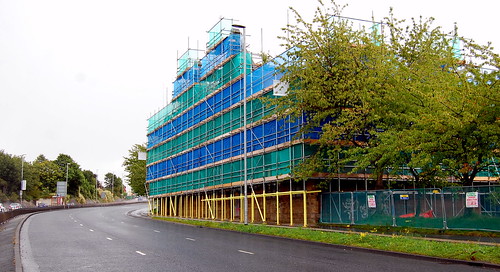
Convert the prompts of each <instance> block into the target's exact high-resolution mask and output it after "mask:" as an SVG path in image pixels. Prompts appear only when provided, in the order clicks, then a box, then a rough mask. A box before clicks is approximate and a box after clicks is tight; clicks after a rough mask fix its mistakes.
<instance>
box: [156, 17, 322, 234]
mask: <svg viewBox="0 0 500 272" xmlns="http://www.w3.org/2000/svg"><path fill="white" fill-rule="evenodd" d="M244 32H245V28H244V27H243V26H238V25H234V24H233V20H231V19H221V20H220V21H219V22H218V23H217V24H216V25H215V26H214V27H212V28H211V29H210V30H209V31H208V34H209V40H208V42H207V48H206V50H203V51H201V52H200V50H194V49H189V50H188V51H186V53H184V54H183V55H182V56H181V57H180V58H179V59H178V63H177V64H178V72H177V78H176V80H175V82H174V90H173V99H172V102H171V103H169V104H168V105H167V106H166V107H165V108H163V109H162V110H160V111H159V112H157V113H156V114H155V115H154V116H152V117H151V118H150V119H149V125H148V147H147V148H148V153H147V154H148V156H147V183H148V184H149V187H148V189H149V195H150V198H151V200H152V203H153V204H152V205H153V206H154V207H155V208H154V213H155V214H157V215H162V216H178V217H186V218H204V219H216V220H227V221H240V222H244V221H245V220H247V221H248V222H250V223H252V222H256V223H258V222H261V223H269V224H290V225H295V224H301V225H308V224H311V223H315V222H317V221H318V218H319V210H318V209H319V203H318V201H319V197H318V195H319V193H320V191H319V190H316V189H315V188H314V186H313V184H312V183H310V184H309V183H306V182H300V183H297V182H292V180H291V175H290V174H291V171H292V168H293V166H294V165H296V164H297V163H299V162H300V161H302V160H303V158H304V157H305V156H308V155H309V154H310V152H311V151H310V150H309V149H308V147H307V145H306V144H305V143H304V141H303V140H302V137H296V136H297V135H296V134H297V133H298V131H299V129H300V127H301V125H302V120H293V122H292V121H291V120H284V119H276V117H272V114H271V111H272V109H270V108H268V107H266V105H264V104H263V103H262V101H261V100H260V99H259V98H261V97H272V96H274V95H281V94H282V93H284V92H286V85H285V84H282V83H281V82H280V81H279V75H277V74H276V69H275V67H274V65H273V64H272V63H270V62H269V63H262V62H260V63H256V62H255V61H254V57H253V55H252V53H250V52H247V50H246V48H245V36H244ZM200 53H201V54H203V57H201V58H199V55H200ZM245 185H246V186H245ZM245 206H247V209H246V210H245ZM246 211H247V212H246ZM245 217H246V218H245Z"/></svg>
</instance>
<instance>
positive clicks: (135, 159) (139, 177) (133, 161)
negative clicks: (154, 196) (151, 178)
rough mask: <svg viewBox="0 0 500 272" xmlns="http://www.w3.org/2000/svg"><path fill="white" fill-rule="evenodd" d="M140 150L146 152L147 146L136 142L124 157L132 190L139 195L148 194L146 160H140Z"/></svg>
mask: <svg viewBox="0 0 500 272" xmlns="http://www.w3.org/2000/svg"><path fill="white" fill-rule="evenodd" d="M139 152H146V146H145V145H144V144H143V145H140V144H135V145H134V146H133V147H132V148H131V149H130V150H129V151H128V157H124V162H123V166H125V171H127V172H128V174H127V178H128V182H129V185H130V187H131V188H132V191H133V192H134V193H136V194H138V195H146V190H145V188H144V183H145V182H146V160H139V156H138V154H139Z"/></svg>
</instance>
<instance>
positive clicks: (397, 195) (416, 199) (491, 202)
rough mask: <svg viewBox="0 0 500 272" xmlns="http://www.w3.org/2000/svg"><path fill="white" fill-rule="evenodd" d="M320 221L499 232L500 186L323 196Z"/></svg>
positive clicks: (356, 192)
mask: <svg viewBox="0 0 500 272" xmlns="http://www.w3.org/2000/svg"><path fill="white" fill-rule="evenodd" d="M321 222H322V223H333V224H361V225H374V226H408V227H420V228H439V229H474V230H493V231H500V186H498V185H497V186H474V187H447V188H443V189H438V188H430V189H429V188H426V189H412V190H379V191H355V192H341V193H338V192H332V193H323V194H322V196H321Z"/></svg>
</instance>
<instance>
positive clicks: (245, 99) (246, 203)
mask: <svg viewBox="0 0 500 272" xmlns="http://www.w3.org/2000/svg"><path fill="white" fill-rule="evenodd" d="M233 27H235V28H239V29H241V32H242V33H241V35H242V38H243V41H242V44H243V143H244V144H243V176H244V177H243V186H244V188H243V194H244V196H243V199H244V201H243V205H244V206H243V207H244V210H245V214H244V224H245V225H248V188H247V186H248V179H247V174H248V165H247V163H248V157H247V46H246V35H245V29H246V27H245V26H242V25H233Z"/></svg>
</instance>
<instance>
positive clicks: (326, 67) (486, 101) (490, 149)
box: [267, 1, 500, 187]
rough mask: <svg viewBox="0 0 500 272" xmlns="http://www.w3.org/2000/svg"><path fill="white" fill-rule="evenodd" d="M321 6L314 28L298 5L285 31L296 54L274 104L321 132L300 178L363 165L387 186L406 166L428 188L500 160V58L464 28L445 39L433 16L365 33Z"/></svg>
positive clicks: (387, 23)
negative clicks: (429, 184) (459, 49)
mask: <svg viewBox="0 0 500 272" xmlns="http://www.w3.org/2000/svg"><path fill="white" fill-rule="evenodd" d="M320 4H321V5H322V6H321V7H320V8H318V9H317V11H316V13H315V17H314V19H313V20H312V22H311V23H309V22H306V21H305V20H304V19H303V18H302V17H301V16H300V14H299V13H298V12H296V11H295V10H293V9H292V11H293V12H294V13H295V15H296V19H297V24H296V25H289V26H288V27H287V28H286V29H285V31H286V33H287V36H286V37H281V38H282V39H283V40H284V41H285V46H286V49H287V50H288V51H287V52H286V54H285V56H284V57H283V58H282V59H281V60H280V61H279V62H278V70H279V71H280V72H281V73H282V74H283V77H282V81H286V82H288V83H289V86H290V88H289V90H288V95H287V96H283V97H280V98H278V99H269V100H267V102H268V103H269V104H270V105H271V106H273V107H275V109H276V111H275V113H276V114H277V115H278V116H280V117H285V116H291V117H292V119H293V118H305V121H306V125H305V127H304V129H303V132H306V133H307V132H310V131H311V130H317V129H318V128H320V131H319V135H320V137H319V140H318V141H317V142H316V150H317V151H316V153H315V154H314V155H313V156H312V157H311V158H309V159H308V160H306V161H305V162H304V163H303V164H302V165H300V166H299V167H297V168H295V171H294V173H295V175H296V176H297V177H301V178H307V177H309V176H310V173H311V172H312V171H321V172H329V173H337V172H338V170H339V168H340V167H341V166H343V165H345V164H355V165H356V167H355V168H354V171H358V170H360V169H364V168H366V167H371V168H373V169H374V176H375V178H376V180H377V186H378V187H382V185H383V184H382V177H383V175H384V174H386V173H389V174H398V173H401V171H400V168H401V167H402V166H405V167H408V168H409V169H410V173H411V174H413V175H414V177H415V180H416V181H417V182H418V183H421V182H432V181H433V180H436V179H439V178H440V177H441V176H443V175H446V174H450V173H451V174H453V175H455V176H457V177H458V178H459V179H460V180H461V181H462V182H463V183H464V184H470V183H471V181H472V180H473V178H474V177H475V175H476V174H477V173H478V172H479V171H480V170H483V169H484V166H485V165H486V160H487V159H490V158H491V157H492V156H498V150H499V146H498V135H499V127H500V126H499V123H498V122H499V112H498V111H499V110H498V109H499V108H500V107H498V103H499V102H498V101H499V94H500V92H499V90H498V86H499V84H497V81H498V80H499V75H498V68H500V67H498V60H499V58H498V55H496V54H495V53H493V52H492V48H491V47H490V46H478V45H476V44H474V43H473V42H472V41H469V40H466V39H463V38H459V37H458V35H457V30H456V29H455V30H454V31H453V32H452V33H443V32H442V30H441V29H440V28H439V27H433V26H432V23H433V19H432V18H430V19H423V18H420V19H419V20H414V19H412V20H411V23H410V24H406V25H405V21H403V20H397V19H395V17H394V16H393V14H392V12H391V13H390V14H389V17H387V18H385V19H384V22H381V23H377V24H375V23H374V24H373V27H369V28H355V27H354V25H353V23H352V21H351V20H349V19H345V18H343V17H341V12H342V9H343V7H339V6H338V5H336V4H335V2H333V1H332V5H331V6H330V7H327V6H324V5H323V4H322V3H321V2H320ZM332 15H333V16H332ZM378 27H383V29H384V36H383V35H381V33H382V32H380V31H376V29H377V28H378ZM459 40H461V41H462V43H463V44H464V46H463V47H464V52H465V54H466V55H467V57H468V58H469V59H468V60H467V61H465V60H464V58H463V57H461V56H458V55H457V50H456V47H455V46H454V44H455V43H456V42H457V41H459ZM486 66H488V67H491V68H494V69H493V70H490V71H489V72H485V70H484V69H483V68H484V67H486ZM389 169H390V170H389Z"/></svg>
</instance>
